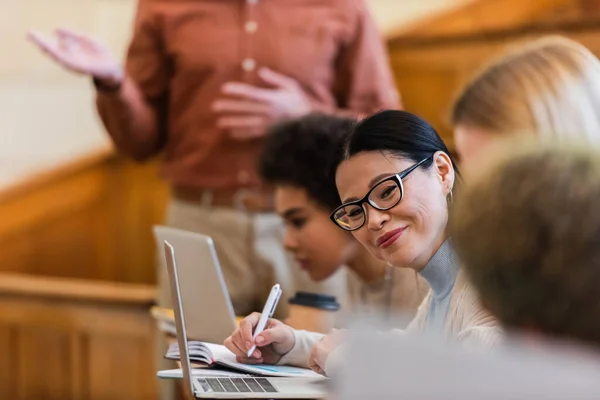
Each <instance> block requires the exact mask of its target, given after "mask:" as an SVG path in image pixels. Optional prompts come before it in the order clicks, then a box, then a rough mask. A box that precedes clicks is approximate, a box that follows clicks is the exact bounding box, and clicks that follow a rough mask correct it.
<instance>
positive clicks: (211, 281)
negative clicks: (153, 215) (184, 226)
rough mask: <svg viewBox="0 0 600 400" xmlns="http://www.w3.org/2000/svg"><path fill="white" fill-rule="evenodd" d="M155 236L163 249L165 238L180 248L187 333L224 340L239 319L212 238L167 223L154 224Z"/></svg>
mask: <svg viewBox="0 0 600 400" xmlns="http://www.w3.org/2000/svg"><path fill="white" fill-rule="evenodd" d="M154 236H155V238H156V241H157V247H158V248H159V249H160V251H161V252H163V251H164V250H163V243H164V241H165V240H166V241H168V242H169V243H170V244H171V245H172V246H173V247H175V248H176V249H177V261H178V262H177V268H178V274H179V277H180V279H179V284H180V285H181V301H182V309H183V313H184V315H185V317H186V321H187V322H188V323H187V332H186V333H187V336H188V337H189V338H190V340H201V341H205V342H210V343H223V341H224V340H225V339H226V338H227V337H228V336H229V335H230V334H231V332H233V331H234V330H235V328H236V322H235V313H234V310H233V305H232V304H231V299H230V297H229V292H228V290H227V285H226V283H225V279H224V278H223V274H222V272H221V265H220V263H219V258H218V257H217V252H216V250H215V245H214V242H213V240H212V238H210V237H209V236H206V235H201V234H199V233H194V232H189V231H185V230H181V229H175V228H170V227H166V226H155V227H154ZM164 257H165V255H164V254H163V255H162V257H161V258H162V259H164Z"/></svg>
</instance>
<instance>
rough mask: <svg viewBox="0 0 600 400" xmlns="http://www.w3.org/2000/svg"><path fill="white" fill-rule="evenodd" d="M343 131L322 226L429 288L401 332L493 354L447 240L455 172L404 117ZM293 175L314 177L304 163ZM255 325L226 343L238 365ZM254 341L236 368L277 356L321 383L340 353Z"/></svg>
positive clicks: (295, 336) (280, 334) (299, 338)
mask: <svg viewBox="0 0 600 400" xmlns="http://www.w3.org/2000/svg"><path fill="white" fill-rule="evenodd" d="M318 127H319V125H317V129H318ZM344 130H345V133H344V134H343V137H342V140H341V141H340V142H339V143H337V144H336V147H337V150H336V151H335V152H334V153H335V154H336V155H339V157H337V156H336V157H335V158H334V160H333V161H334V162H333V163H332V164H334V166H335V168H333V172H334V174H333V176H335V185H333V182H331V183H330V185H331V187H330V189H329V190H334V191H335V189H334V188H335V187H337V192H338V195H339V196H338V197H339V198H341V200H342V202H343V204H342V205H339V202H338V207H337V208H335V210H334V211H333V212H332V213H331V215H330V218H331V219H332V220H333V221H334V222H335V223H336V224H337V225H338V227H339V228H341V229H338V231H339V232H341V233H344V234H346V235H347V236H350V235H351V236H353V237H354V239H355V240H356V241H357V242H358V243H360V244H361V245H362V249H363V250H362V251H364V250H367V251H368V254H370V256H371V257H375V258H377V259H379V260H382V261H384V262H386V263H387V264H389V265H391V266H393V267H396V268H392V270H393V271H394V272H398V271H401V272H406V271H409V272H411V273H413V274H418V275H419V276H420V277H421V278H422V279H424V280H426V281H427V282H428V283H429V285H430V286H431V290H430V291H429V293H428V295H427V296H426V297H425V299H424V300H423V302H422V303H421V306H420V307H419V309H418V311H417V313H416V316H415V317H414V319H413V320H412V321H411V323H410V324H409V325H408V327H407V328H406V330H405V332H408V333H412V334H422V333H433V334H437V335H441V336H443V337H445V338H446V339H449V340H453V341H458V342H469V343H475V344H479V345H483V346H487V347H490V346H493V345H495V344H497V343H498V342H499V339H500V338H501V336H502V334H501V331H500V328H499V326H498V323H497V322H496V320H495V319H494V318H492V316H491V315H490V314H489V313H488V312H487V311H485V310H484V309H483V308H482V307H481V305H480V303H479V299H478V297H477V295H476V294H475V291H474V290H473V289H472V287H471V285H470V284H469V283H468V282H467V280H466V279H465V277H464V276H463V273H462V272H461V270H460V265H459V262H458V260H457V258H456V256H455V253H454V250H453V248H452V245H451V241H450V238H448V237H447V236H446V224H447V222H448V213H449V204H450V203H451V202H452V190H453V188H455V187H456V184H457V175H458V172H457V170H456V167H455V165H454V162H453V160H452V157H451V156H450V155H449V152H448V149H447V148H446V146H445V145H444V143H443V142H442V140H441V139H440V137H439V136H438V134H437V133H436V131H435V130H434V129H433V128H432V127H431V126H430V125H429V124H428V123H427V122H426V121H424V120H422V119H421V118H419V117H417V116H415V115H413V114H410V113H408V112H404V111H384V112H381V113H379V114H375V115H373V116H371V117H369V118H367V119H365V120H363V121H362V122H360V123H359V124H358V125H357V126H356V127H354V128H353V129H349V128H348V127H346V128H344ZM317 131H318V130H317ZM282 137H283V136H282ZM298 137H300V138H301V137H302V136H301V135H298ZM271 150H273V149H271ZM305 150H308V149H305ZM310 150H312V151H313V152H312V153H311V152H308V154H318V153H319V151H320V150H321V148H316V147H311V149H310ZM335 161H337V162H335ZM296 165H297V166H298V165H304V166H306V167H304V168H306V170H310V169H311V168H312V167H313V164H312V162H310V163H298V164H296ZM306 170H300V171H299V172H298V173H299V174H305V173H306ZM307 176H309V177H310V175H307ZM333 176H332V178H333ZM314 179H315V178H314V177H312V178H311V180H310V181H311V182H312V180H314ZM271 181H273V180H271ZM290 183H291V182H290ZM308 188H310V186H309V187H308ZM281 190H282V189H280V192H281ZM309 190H310V189H309ZM290 197H294V196H290ZM295 207H296V208H297V207H298V206H295ZM321 213H323V209H322V208H321ZM332 226H335V225H333V224H332ZM332 234H333V233H332ZM255 320H257V318H256V316H250V317H248V318H247V319H245V320H244V321H242V323H241V324H240V329H238V330H237V331H236V332H234V333H233V334H232V336H231V337H230V338H229V339H228V341H227V342H226V344H227V345H228V347H229V348H230V350H232V351H233V352H235V353H236V354H240V355H241V357H245V356H244V353H243V349H244V348H245V344H244V343H245V341H246V339H248V340H250V341H251V340H252V328H253V325H254V324H255ZM259 336H260V337H261V340H262V341H261V343H262V346H263V347H259V350H258V351H257V352H255V353H254V354H252V357H251V358H250V359H244V360H243V361H246V362H263V361H264V360H265V359H263V355H264V354H269V353H268V351H269V350H272V349H274V348H277V349H279V350H280V351H281V352H280V353H279V356H278V357H277V360H278V363H289V364H292V365H300V366H310V367H311V368H313V369H314V370H315V371H318V372H325V373H327V374H328V375H329V374H331V371H332V369H335V367H336V365H337V363H338V361H336V360H339V354H341V351H342V349H343V346H339V345H340V343H341V340H342V337H343V335H340V333H339V331H334V332H333V333H332V334H331V335H328V336H326V337H325V338H323V336H321V335H318V334H315V333H311V332H306V331H293V330H291V328H289V327H286V326H285V325H283V324H281V323H276V322H273V325H272V326H271V327H269V328H268V329H267V330H265V331H264V332H263V333H262V334H261V335H259ZM282 350H283V351H282Z"/></svg>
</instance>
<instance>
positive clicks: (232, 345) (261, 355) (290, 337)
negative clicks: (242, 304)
mask: <svg viewBox="0 0 600 400" xmlns="http://www.w3.org/2000/svg"><path fill="white" fill-rule="evenodd" d="M259 319H260V313H253V314H250V315H249V316H247V317H246V318H244V319H243V320H242V322H240V325H239V327H238V328H237V329H236V330H235V331H234V332H233V333H232V334H231V336H229V337H228V338H227V339H225V347H227V348H228V349H229V350H230V351H231V352H233V353H234V354H235V355H236V358H237V361H238V362H241V363H245V364H277V362H278V361H279V360H281V357H283V356H284V355H285V354H287V353H288V352H289V351H290V350H292V348H293V347H294V344H296V338H295V337H294V330H293V329H292V328H291V327H289V326H287V325H285V324H284V323H282V322H281V321H278V320H276V319H269V321H268V322H267V326H266V327H265V330H264V331H262V333H261V334H260V335H258V336H257V337H256V339H255V340H253V339H252V333H253V332H254V329H255V328H256V325H257V324H258V320H259ZM254 344H256V350H254V352H253V353H252V354H251V355H250V357H248V351H249V350H250V349H251V348H252V345H254Z"/></svg>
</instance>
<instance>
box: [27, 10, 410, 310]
mask: <svg viewBox="0 0 600 400" xmlns="http://www.w3.org/2000/svg"><path fill="white" fill-rule="evenodd" d="M30 39H31V40H32V41H33V42H34V43H35V44H36V45H37V46H38V47H39V48H40V49H41V50H43V51H44V52H45V53H46V54H47V55H48V56H50V57H51V58H52V59H54V60H55V61H56V62H57V63H59V64H60V65H62V66H64V67H65V68H66V69H68V70H70V71H73V72H76V73H81V74H84V75H88V76H90V77H91V78H93V82H94V84H95V87H96V89H97V107H98V112H99V114H100V117H101V119H102V122H103V123H104V125H105V127H106V130H107V131H108V133H109V135H110V136H111V138H112V140H113V142H114V144H115V146H116V148H117V149H118V150H119V151H120V152H122V153H124V154H127V155H129V156H131V157H132V158H134V159H135V160H138V161H144V160H147V159H148V158H150V157H152V156H155V155H157V154H158V153H162V154H163V155H164V158H163V159H162V166H161V176H162V177H163V178H164V179H165V180H167V182H168V183H169V184H170V186H171V189H172V190H171V192H172V198H171V200H170V204H169V208H168V215H167V221H166V223H167V225H170V226H173V227H176V228H181V229H186V230H190V231H196V232H200V233H203V234H206V235H209V236H212V237H213V239H214V241H215V245H216V247H217V253H218V255H219V258H220V260H221V263H222V267H223V273H224V277H225V280H226V282H227V286H228V288H229V292H230V295H231V298H232V302H233V304H234V308H235V311H236V313H237V314H238V315H245V314H247V313H249V312H251V311H255V310H260V309H261V308H262V305H263V304H264V300H265V298H266V296H267V295H268V293H269V289H270V286H271V285H272V284H273V283H274V282H279V283H280V284H282V286H283V289H284V291H285V292H286V293H288V294H290V293H293V291H294V290H296V288H297V285H296V284H295V283H296V282H295V281H294V277H293V276H291V275H292V274H293V271H294V270H295V269H293V268H288V262H287V259H286V257H285V254H284V253H283V250H282V247H281V245H280V243H281V228H280V221H279V220H278V218H277V217H276V216H275V214H274V213H273V208H272V198H271V197H272V195H271V191H270V190H269V189H268V188H267V187H265V186H264V185H262V184H261V182H260V181H259V179H258V176H257V173H256V162H257V161H256V158H257V155H258V153H259V150H260V148H261V145H262V137H263V135H264V134H265V130H266V129H267V128H268V127H269V126H270V125H271V124H272V123H274V122H276V121H279V120H282V119H287V118H295V117H300V116H303V115H305V114H308V113H310V112H313V111H320V112H328V113H343V114H354V115H361V114H366V113H370V112H373V111H376V110H379V109H382V108H398V107H399V106H400V104H399V95H398V93H397V92H396V90H395V85H394V81H393V79H392V74H391V72H390V69H389V65H388V58H387V56H386V52H385V48H384V45H383V43H382V41H381V38H380V36H379V34H378V32H377V29H376V27H375V24H374V22H373V20H372V18H371V16H370V15H369V13H368V11H367V8H366V6H365V4H364V1H363V0H320V1H315V0H285V1H284V0H193V1H190V0H139V3H138V9H137V15H136V19H135V26H134V31H133V38H132V41H131V44H130V46H129V50H128V53H127V58H126V63H125V67H124V68H122V67H121V66H120V65H119V62H118V61H117V60H116V58H114V57H113V56H112V55H111V54H110V52H109V51H108V50H107V49H106V48H105V47H104V46H103V45H102V44H100V43H98V42H97V41H95V40H93V39H91V38H88V37H85V36H82V35H79V34H77V33H74V32H71V31H68V30H64V29H61V30H58V31H57V32H56V37H55V38H53V37H47V36H44V35H42V34H40V33H37V32H32V33H31V34H30ZM165 275H166V273H165V272H164V268H161V269H160V271H159V285H160V286H161V288H162V290H161V293H162V294H161V299H159V303H161V304H163V305H168V304H170V301H169V297H168V285H167V284H163V283H164V282H167V281H166V277H165ZM313 289H314V288H313ZM283 303H285V302H282V308H281V310H282V311H283V310H284V308H285V304H283Z"/></svg>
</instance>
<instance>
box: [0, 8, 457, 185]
mask: <svg viewBox="0 0 600 400" xmlns="http://www.w3.org/2000/svg"><path fill="white" fill-rule="evenodd" d="M367 1H368V3H369V5H370V6H371V7H372V11H373V15H374V17H375V19H376V20H377V21H378V23H379V26H380V29H381V30H382V32H384V33H386V32H389V31H391V30H392V29H393V28H397V27H398V26H399V25H401V24H405V23H408V22H411V21H414V20H415V19H417V18H420V17H422V16H423V15H425V14H427V13H429V12H440V11H441V10H444V9H447V8H449V7H452V6H455V5H457V4H458V3H460V2H463V1H465V0H367ZM134 8H135V0H0V50H1V52H0V54H2V61H0V143H1V144H2V145H1V146H0V188H2V187H5V186H7V185H10V184H12V183H14V182H16V181H19V180H22V179H23V178H25V177H27V176H29V175H32V174H35V173H37V172H39V171H43V170H45V169H47V168H50V167H53V166H56V165H60V164H61V163H64V162H65V161H69V160H70V159H71V158H75V157H78V156H81V155H85V154H86V153H89V152H92V151H94V150H95V149H98V148H101V147H106V146H109V145H110V143H109V141H108V140H107V138H106V136H105V135H104V133H103V131H102V128H101V126H100V124H99V122H98V119H97V117H96V114H95V109H94V107H93V94H92V90H91V86H90V83H89V80H87V79H84V78H76V77H73V76H72V75H71V74H68V73H65V72H63V71H62V70H61V69H60V68H58V67H57V66H55V65H53V63H52V62H50V61H49V60H47V59H46V58H45V57H44V56H42V55H41V54H40V53H39V52H38V51H37V49H35V48H34V47H33V46H32V45H30V44H29V43H28V42H27V41H26V39H25V34H26V32H27V30H28V29H31V28H36V29H40V30H43V31H46V32H49V31H51V30H52V29H53V28H54V27H57V26H65V27H69V28H72V29H75V30H78V31H81V32H84V33H88V34H91V35H93V36H95V37H98V38H100V39H101V40H103V41H105V42H106V43H107V44H108V46H109V47H110V48H111V49H112V50H113V51H114V52H116V53H117V54H123V53H124V51H125V46H126V44H127V40H128V38H129V34H130V27H131V21H132V18H133V15H134Z"/></svg>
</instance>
